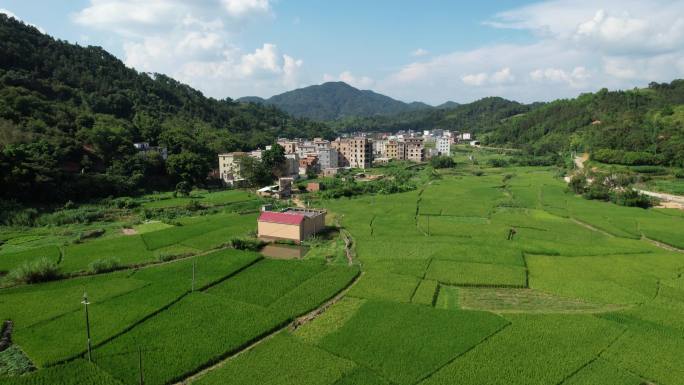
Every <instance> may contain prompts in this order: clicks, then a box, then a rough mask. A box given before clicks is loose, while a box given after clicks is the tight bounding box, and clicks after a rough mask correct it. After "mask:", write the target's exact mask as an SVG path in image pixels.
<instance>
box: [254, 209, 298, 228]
mask: <svg viewBox="0 0 684 385" xmlns="http://www.w3.org/2000/svg"><path fill="white" fill-rule="evenodd" d="M303 220H304V214H297V213H291V212H284V213H277V212H273V211H264V212H262V213H261V215H259V219H258V221H259V222H273V223H282V224H284V225H298V224H300V223H302V221H303Z"/></svg>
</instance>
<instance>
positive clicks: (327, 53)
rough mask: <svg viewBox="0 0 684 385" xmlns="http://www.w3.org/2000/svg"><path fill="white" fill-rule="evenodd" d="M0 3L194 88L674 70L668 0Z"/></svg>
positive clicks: (679, 58)
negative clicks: (338, 81)
mask: <svg viewBox="0 0 684 385" xmlns="http://www.w3.org/2000/svg"><path fill="white" fill-rule="evenodd" d="M0 10H4V12H8V13H11V14H14V15H15V16H16V17H18V18H20V19H22V20H24V21H25V22H27V23H31V24H34V25H36V26H38V27H39V28H41V29H42V30H44V31H46V32H47V33H49V34H51V35H53V36H55V37H57V38H60V39H65V40H68V41H71V42H79V43H80V44H83V45H86V44H93V45H100V46H103V47H104V48H105V49H107V50H108V51H110V52H112V53H113V54H115V55H116V56H118V57H119V58H121V59H122V60H123V61H124V62H125V63H126V64H127V65H128V66H131V67H133V68H136V69H137V70H139V71H149V72H161V73H166V74H168V75H170V76H173V77H174V78H176V79H178V80H180V81H183V82H185V83H188V84H190V85H192V86H194V87H196V88H199V89H200V90H202V91H203V92H204V93H206V94H207V95H210V96H213V97H217V98H223V97H233V98H235V97H239V96H245V95H258V96H264V97H268V96H271V95H273V94H276V93H280V92H283V91H286V90H290V89H293V88H297V87H302V86H306V85H310V84H319V83H321V82H323V81H331V80H343V81H346V82H348V83H350V84H352V85H354V86H357V87H359V88H363V89H373V90H375V91H378V92H382V93H385V94H387V95H389V96H392V97H395V98H397V99H401V100H405V101H413V100H421V101H425V102H428V103H432V104H439V103H442V102H444V101H446V100H454V101H458V102H468V101H472V100H475V99H478V98H481V97H485V96H503V97H507V98H510V99H516V100H520V101H524V102H530V101H536V100H550V99H554V98H562V97H573V96H576V95H578V94H579V93H581V92H587V91H595V90H597V89H599V88H602V87H608V88H612V89H615V88H631V87H635V86H643V85H645V84H648V83H649V82H650V81H670V80H672V79H674V78H678V77H682V76H683V75H684V5H682V2H681V1H679V2H678V1H668V0H651V1H636V0H620V1H618V0H593V1H589V0H573V1H570V0H550V1H520V0H503V1H502V0H499V1H479V2H471V1H468V2H466V1H446V0H442V1H439V0H422V1H418V0H415V1H414V0H392V1H391V0H374V1H368V0H366V1H357V0H345V1H313V0H297V1H295V0H194V1H181V0H71V1H54V0H53V1H38V0H35V1H32V0H0Z"/></svg>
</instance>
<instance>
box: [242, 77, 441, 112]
mask: <svg viewBox="0 0 684 385" xmlns="http://www.w3.org/2000/svg"><path fill="white" fill-rule="evenodd" d="M237 100H238V101H241V102H252V103H263V104H267V105H273V106H276V107H278V108H280V109H282V110H283V111H286V112H288V113H290V114H292V115H294V116H298V117H305V118H310V119H314V120H319V121H328V120H336V119H341V118H347V117H369V116H378V115H394V114H398V113H402V112H408V111H419V110H424V109H431V108H432V107H430V106H429V105H427V104H425V103H421V102H413V103H404V102H401V101H399V100H395V99H392V98H390V97H389V96H385V95H381V94H378V93H376V92H373V91H369V90H359V89H356V88H354V87H352V86H350V85H348V84H347V83H344V82H328V83H323V84H320V85H314V86H309V87H304V88H300V89H296V90H293V91H288V92H285V93H283V94H280V95H275V96H272V97H270V98H268V99H261V98H258V97H254V96H249V97H244V98H240V99H237Z"/></svg>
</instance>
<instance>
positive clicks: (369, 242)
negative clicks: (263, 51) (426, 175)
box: [0, 168, 684, 385]
mask: <svg viewBox="0 0 684 385" xmlns="http://www.w3.org/2000/svg"><path fill="white" fill-rule="evenodd" d="M484 171H485V173H484V175H482V176H474V175H472V174H471V173H469V172H466V171H465V170H459V169H457V170H452V171H449V172H445V173H443V174H442V175H441V177H438V178H435V179H433V180H431V181H428V182H426V183H425V184H423V185H421V186H419V188H418V189H417V190H415V191H411V192H407V193H400V194H392V195H369V196H361V197H357V198H351V199H350V198H342V199H338V200H330V201H323V202H319V204H320V205H321V206H324V207H326V208H327V209H328V210H329V211H330V212H332V213H334V214H335V216H336V218H337V220H338V221H339V222H340V225H341V226H342V227H343V228H344V230H345V231H346V232H348V233H349V234H351V236H352V238H353V242H352V244H353V253H352V254H353V255H354V261H353V262H354V263H353V265H352V266H347V265H346V264H339V263H331V262H330V261H328V260H327V259H326V258H325V256H321V255H319V254H320V253H318V252H314V253H312V254H310V255H309V256H307V257H305V258H304V259H303V260H295V261H283V260H270V259H266V258H264V257H263V256H261V255H260V254H257V253H253V252H247V251H238V250H233V249H224V248H222V247H223V245H224V244H225V243H226V240H227V239H229V238H230V237H231V236H234V235H244V234H246V233H247V232H249V231H250V230H251V229H252V228H253V227H254V218H255V216H254V215H239V214H235V213H232V214H228V213H223V214H215V215H211V216H198V217H192V218H181V219H180V220H179V221H180V223H181V224H182V226H168V225H164V226H157V225H155V226H149V229H145V228H141V230H142V229H145V230H143V231H140V232H139V234H137V235H135V236H117V237H108V238H103V239H98V240H91V241H86V242H83V243H80V244H74V245H69V246H66V247H64V246H55V248H50V247H49V245H41V248H35V250H34V253H31V252H27V251H23V250H22V251H20V252H15V253H7V254H0V267H1V266H3V265H2V263H5V264H6V266H12V265H14V264H16V263H20V262H21V261H22V260H24V259H31V258H35V257H37V256H38V255H43V254H45V256H46V257H48V258H56V259H57V260H59V261H60V265H61V266H63V268H64V269H65V270H66V271H71V272H78V271H82V270H84V269H86V268H87V266H88V264H89V263H91V262H92V261H93V260H97V259H100V258H108V257H118V258H121V261H122V262H123V263H124V264H125V265H128V266H129V267H130V268H129V269H125V270H121V271H117V272H113V273H108V274H98V275H90V276H82V277H73V278H71V279H67V280H60V281H56V282H52V283H46V284H38V285H29V286H18V287H13V288H6V289H2V290H1V291H0V319H11V320H12V321H13V323H14V330H13V333H12V337H13V342H14V343H15V344H16V346H18V347H20V348H21V351H23V353H24V354H25V355H26V357H27V358H28V359H29V360H30V362H32V363H33V365H35V366H36V367H37V368H39V370H37V371H35V372H34V373H31V374H28V375H25V376H21V377H7V376H3V375H1V374H0V385H4V384H8V385H9V384H26V385H37V384H47V383H50V384H58V385H62V384H84V383H93V384H107V385H109V384H126V385H129V384H130V385H134V384H139V383H140V375H141V372H142V374H143V376H144V382H145V383H146V384H155V385H157V384H158V385H162V384H176V383H193V384H199V385H214V384H256V383H259V384H273V385H290V384H324V385H325V384H330V385H333V384H334V385H345V384H346V385H350V384H358V385H361V384H363V385H374V384H397V385H404V384H406V385H408V384H411V385H413V384H421V385H432V384H483V385H484V384H487V385H489V384H496V385H498V384H501V385H598V384H616V385H640V384H657V385H684V362H683V361H682V360H681V359H679V357H681V356H683V355H684V321H682V319H684V278H682V274H684V253H682V252H680V251H678V250H677V249H682V248H684V216H682V215H681V213H678V212H673V211H668V210H655V209H653V210H643V209H632V208H625V207H619V206H616V205H613V204H609V203H600V202H595V201H588V200H584V199H582V198H580V197H576V196H574V195H572V194H569V193H567V192H565V187H564V184H563V183H562V182H561V181H560V180H559V179H557V178H555V177H554V174H555V172H554V171H553V170H546V169H543V168H503V169H485V170H484ZM217 199H218V198H217ZM226 199H229V198H228V197H226ZM236 199H237V198H236ZM155 204H161V203H155ZM169 204H170V202H169ZM650 240H654V241H658V242H659V243H661V244H664V245H668V246H669V247H667V248H665V247H661V246H662V245H661V246H659V245H658V244H656V243H654V242H651V241H650ZM17 242H21V240H19V241H17ZM27 242H32V241H30V240H29V241H27ZM173 251H175V252H178V253H186V252H187V253H191V254H194V255H195V257H191V258H181V259H178V260H174V261H171V262H168V263H155V262H159V255H160V253H162V252H173ZM193 270H194V274H195V282H194V285H193V282H192V277H193ZM193 286H194V287H193ZM193 289H194V290H193ZM84 290H87V291H88V295H89V298H90V302H91V305H90V307H89V311H90V322H91V326H92V330H91V331H92V335H93V344H94V350H93V361H94V363H89V362H87V361H86V360H84V358H86V355H85V346H86V345H85V336H84V322H85V321H84V319H83V316H84V314H83V307H82V305H81V304H80V300H81V295H82V293H83V291H84ZM303 315H307V316H306V317H303V318H300V317H301V316H303ZM3 359H4V358H3V353H2V352H0V373H2V372H1V370H2V365H3V362H4V361H3ZM141 360H142V370H141V365H140V362H141Z"/></svg>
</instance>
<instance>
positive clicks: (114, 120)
mask: <svg viewBox="0 0 684 385" xmlns="http://www.w3.org/2000/svg"><path fill="white" fill-rule="evenodd" d="M278 136H332V132H331V131H330V129H329V128H328V127H327V126H325V125H323V124H319V123H312V122H309V121H306V120H303V119H298V118H292V117H290V116H289V115H288V114H286V113H284V112H281V111H280V110H278V109H277V108H276V107H273V106H263V105H256V104H247V103H238V102H235V101H232V100H230V99H226V100H215V99H212V98H207V97H204V96H203V95H202V93H200V92H199V91H197V90H194V89H192V88H190V87H189V86H187V85H184V84H181V83H179V82H177V81H175V80H173V79H171V78H169V77H167V76H164V75H161V74H143V73H138V72H136V71H135V70H133V69H130V68H127V67H126V66H125V65H124V64H123V63H122V62H121V61H120V60H118V59H117V58H115V57H114V56H112V55H111V54H109V53H107V52H106V51H105V50H103V49H102V48H99V47H81V46H78V45H73V44H69V43H67V42H64V41H60V40H55V39H53V38H51V37H50V36H47V35H44V34H42V33H40V32H39V31H38V30H37V29H36V28H34V27H32V26H28V25H25V24H23V23H21V22H19V21H17V20H15V19H12V18H8V17H7V16H6V15H4V14H0V198H5V199H18V200H25V201H40V202H52V201H65V200H68V199H72V200H76V199H87V198H91V197H97V196H107V195H117V194H128V193H132V192H134V191H138V190H140V189H143V188H148V189H149V188H164V187H169V186H173V185H174V184H175V183H177V182H178V181H182V180H184V181H188V182H191V183H199V182H202V181H203V180H204V179H205V178H206V175H207V173H208V172H209V170H210V169H211V168H212V167H213V166H214V165H215V163H216V162H217V160H216V153H217V152H222V151H232V150H240V149H252V148H255V147H257V146H264V145H266V144H269V143H271V142H272V141H273V140H274V139H275V138H276V137H278ZM138 141H145V142H149V143H150V144H151V145H153V146H154V145H162V146H165V147H168V151H169V157H168V161H166V162H164V161H162V159H160V158H159V157H157V156H153V155H148V156H145V155H143V154H139V153H138V152H137V151H136V150H135V148H134V147H133V143H134V142H138Z"/></svg>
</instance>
